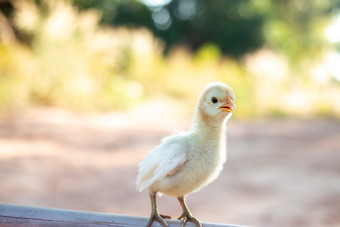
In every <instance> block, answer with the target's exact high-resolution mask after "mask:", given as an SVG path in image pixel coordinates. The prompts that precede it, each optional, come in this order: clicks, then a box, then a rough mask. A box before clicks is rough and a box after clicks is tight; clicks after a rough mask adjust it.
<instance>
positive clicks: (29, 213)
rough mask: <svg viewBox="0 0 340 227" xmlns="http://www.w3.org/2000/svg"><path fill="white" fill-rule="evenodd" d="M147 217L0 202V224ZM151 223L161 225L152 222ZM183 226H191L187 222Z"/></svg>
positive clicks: (135, 221)
mask: <svg viewBox="0 0 340 227" xmlns="http://www.w3.org/2000/svg"><path fill="white" fill-rule="evenodd" d="M147 222H148V217H137V216H128V215H116V214H105V213H96V212H84V211H75V210H62V209H54V208H42V207H28V206H17V205H9V204H1V203H0V226H1V227H14V226H16V227H21V226H25V227H33V226H34V227H36V226H41V227H42V226H44V227H61V226H62V227H81V226H84V227H105V226H121V227H123V226H128V227H132V226H146V224H147ZM167 223H168V224H169V227H172V226H173V227H174V226H181V222H180V221H178V220H167ZM202 225H203V227H240V226H238V225H222V224H212V223H202ZM153 226H161V225H160V224H159V223H158V222H154V224H153ZM185 226H186V227H190V226H191V227H193V226H195V225H194V224H193V223H187V224H186V225H185Z"/></svg>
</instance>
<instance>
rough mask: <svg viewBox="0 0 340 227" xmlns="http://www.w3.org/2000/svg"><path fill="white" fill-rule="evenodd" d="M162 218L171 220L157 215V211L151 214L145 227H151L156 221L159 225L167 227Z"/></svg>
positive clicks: (165, 216)
mask: <svg viewBox="0 0 340 227" xmlns="http://www.w3.org/2000/svg"><path fill="white" fill-rule="evenodd" d="M164 218H171V217H170V216H167V215H162V214H159V213H158V212H157V211H156V212H152V214H151V217H150V219H149V222H148V224H147V227H151V225H152V223H153V222H154V221H158V222H159V223H161V225H162V226H163V227H168V224H167V223H166V222H165V220H164Z"/></svg>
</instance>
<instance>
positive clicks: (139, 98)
mask: <svg viewBox="0 0 340 227" xmlns="http://www.w3.org/2000/svg"><path fill="white" fill-rule="evenodd" d="M0 10H1V11H0V176H1V177H0V179H1V181H0V202H4V203H11V204H21V205H35V206H48V207H58V208H68V209H81V210H90V211H99V212H112V213H120V214H128V215H140V216H148V215H149V209H150V204H149V200H148V196H147V193H146V192H144V193H137V192H136V190H135V185H134V182H135V178H136V174H137V167H136V166H137V164H138V162H140V161H141V159H142V157H143V156H144V155H145V154H146V153H147V152H148V151H149V150H150V149H152V148H153V147H155V146H156V145H157V144H158V143H159V141H160V139H161V138H162V137H163V136H166V135H168V134H170V133H172V132H173V130H174V129H179V130H186V129H187V128H188V127H189V125H190V122H191V119H190V118H191V114H192V112H193V108H194V107H195V104H196V100H197V98H198V95H199V94H200V92H201V90H202V88H203V87H204V86H205V85H206V84H207V83H209V82H211V81H222V82H225V83H227V84H229V85H230V86H231V87H232V88H233V89H234V90H235V93H236V106H237V111H236V112H235V114H234V115H233V117H232V119H231V120H230V124H229V127H228V136H229V138H228V150H229V151H228V152H229V160H228V163H227V165H226V167H225V170H224V171H223V173H222V174H221V177H220V178H219V180H217V181H216V182H215V183H213V184H212V185H210V186H209V187H207V188H206V189H203V190H202V191H201V192H198V193H195V194H193V195H192V196H190V197H189V199H188V200H189V206H191V207H192V212H193V213H194V214H195V215H196V216H197V217H198V218H199V219H201V220H202V221H208V222H221V223H234V224H240V225H253V226H256V225H259V226H312V227H313V226H339V225H340V218H339V215H338V211H339V210H340V200H339V198H340V182H339V179H340V123H339V119H340V1H339V0H282V1H281V0H280V1H275V0H228V1H225V0H213V1H209V0H159V1H157V0H140V1H138V0H124V1H120V0H101V1H96V0H73V1H71V0H70V1H68V0H36V1H33V0H0ZM159 209H160V210H163V211H164V212H168V213H170V214H171V215H173V216H176V215H177V213H178V216H179V214H180V206H179V204H177V203H176V201H174V199H171V198H164V197H162V198H161V199H160V208H159ZM164 212H163V213H164Z"/></svg>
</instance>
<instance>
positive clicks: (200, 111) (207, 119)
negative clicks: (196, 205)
mask: <svg viewBox="0 0 340 227" xmlns="http://www.w3.org/2000/svg"><path fill="white" fill-rule="evenodd" d="M234 100H235V93H234V92H233V90H232V89H231V88H230V87H229V86H228V85H226V84H224V83H221V82H214V83H211V84H209V85H208V86H207V87H206V88H205V89H204V90H203V92H202V94H201V96H200V98H199V101H198V103H197V106H196V108H195V112H194V117H193V123H192V126H191V127H190V129H189V131H187V132H180V133H176V134H173V135H171V136H168V137H165V138H163V140H162V142H161V144H160V145H159V146H157V147H156V148H155V149H153V150H152V151H150V153H149V154H148V155H147V156H145V158H144V159H143V161H142V162H141V163H140V164H139V172H138V177H137V189H138V190H139V191H143V190H144V189H147V188H148V189H149V194H150V199H151V205H152V212H151V217H150V220H149V222H148V224H147V226H151V225H152V223H153V222H154V221H155V220H156V221H158V222H160V223H161V225H162V226H163V227H165V226H168V225H167V223H166V222H165V220H164V218H171V217H170V216H166V215H161V214H159V213H158V209H157V204H156V195H157V193H158V192H159V193H162V194H165V195H169V196H174V197H177V199H178V201H179V203H180V204H181V206H182V208H183V213H182V215H181V216H180V217H179V218H178V219H179V220H182V226H184V225H185V223H186V222H187V221H191V222H194V223H196V225H197V226H201V224H200V222H199V221H198V219H197V218H195V217H193V216H192V214H191V213H190V211H189V209H188V207H187V205H186V203H185V196H186V195H188V194H190V193H192V192H195V191H197V190H199V189H201V188H202V187H204V186H206V185H207V184H209V183H210V182H212V181H213V180H215V179H216V178H217V177H218V175H219V173H220V172H221V170H222V168H223V164H224V162H225V161H226V134H225V127H226V121H227V120H228V119H229V118H230V117H231V115H232V113H233V112H234V109H235V104H234Z"/></svg>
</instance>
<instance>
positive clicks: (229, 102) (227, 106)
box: [218, 97, 236, 113]
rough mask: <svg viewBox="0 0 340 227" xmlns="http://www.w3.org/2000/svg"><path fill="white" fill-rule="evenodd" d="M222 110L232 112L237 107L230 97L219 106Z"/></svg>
mask: <svg viewBox="0 0 340 227" xmlns="http://www.w3.org/2000/svg"><path fill="white" fill-rule="evenodd" d="M218 108H219V109H221V110H222V112H227V113H232V112H234V110H235V109H236V106H235V104H234V102H233V101H232V100H231V99H230V98H229V97H228V98H227V100H226V102H225V103H223V104H222V105H220V107H218Z"/></svg>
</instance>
